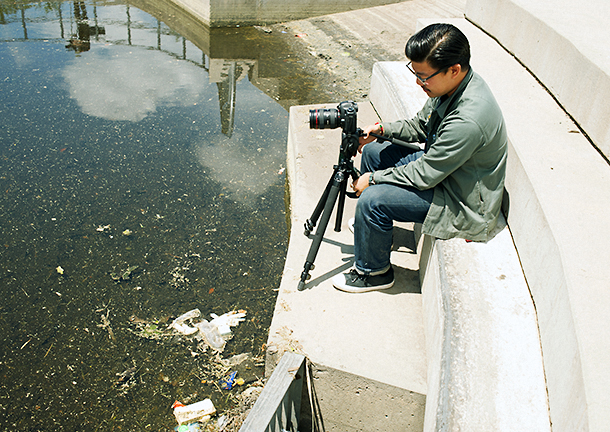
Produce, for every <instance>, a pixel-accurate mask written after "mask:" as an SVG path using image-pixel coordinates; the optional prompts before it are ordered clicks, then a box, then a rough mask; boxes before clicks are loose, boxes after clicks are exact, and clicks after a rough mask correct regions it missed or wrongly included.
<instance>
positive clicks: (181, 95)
mask: <svg viewBox="0 0 610 432" xmlns="http://www.w3.org/2000/svg"><path fill="white" fill-rule="evenodd" d="M143 7H144V6H143ZM172 10H173V9H172ZM153 13H155V14H156V15H153ZM172 13H173V15H170V16H167V17H164V16H162V15H160V14H161V12H159V11H158V10H155V11H149V12H147V11H144V10H141V9H138V8H136V7H134V6H129V5H125V4H119V3H113V2H109V3H104V2H79V1H75V2H36V3H27V2H14V1H4V0H0V82H1V85H0V129H1V131H2V133H1V134H0V192H1V194H0V218H1V220H2V224H1V225H0V251H1V260H0V278H1V279H2V280H1V283H0V290H1V295H2V299H3V301H2V304H1V305H0V338H1V340H0V374H1V376H2V381H1V384H0V412H1V415H0V429H1V430H11V431H25V430H27V431H36V430H40V431H42V430H44V431H53V430H100V431H110V430H138V431H143V430H154V431H161V430H174V428H176V426H177V423H176V418H175V416H174V412H173V409H172V405H173V404H174V403H175V402H176V401H179V403H180V404H182V405H184V406H185V407H188V406H190V405H192V404H196V403H199V402H201V401H205V400H208V399H209V400H210V401H211V403H212V405H213V406H214V414H213V415H212V416H211V420H210V422H211V423H210V424H208V425H207V426H205V427H208V428H212V427H220V426H219V425H222V427H225V428H226V427H227V425H228V424H230V423H231V420H230V415H229V414H230V413H231V410H232V409H234V408H235V407H236V406H238V405H239V402H240V400H241V399H239V398H240V397H241V398H246V397H247V398H251V399H253V398H255V397H256V394H257V392H258V391H259V389H260V385H261V383H262V379H263V371H264V352H265V351H264V344H265V342H266V340H267V332H268V328H269V325H270V323H271V318H272V314H273V309H274V306H275V299H276V291H275V290H277V288H278V286H279V283H280V279H281V274H282V270H283V266H284V260H285V256H286V249H287V241H288V234H287V233H288V227H287V221H286V218H287V215H286V202H285V190H286V185H285V183H286V178H285V169H284V168H285V164H286V161H285V158H286V138H287V130H288V111H287V109H288V108H289V106H290V105H291V104H304V103H312V102H314V101H311V100H309V99H308V98H307V96H306V94H307V92H308V91H313V90H302V88H299V89H298V90H294V91H292V90H291V89H290V83H291V79H292V80H293V81H294V82H296V78H298V79H299V80H301V81H300V82H305V83H312V82H314V81H315V79H314V78H313V77H308V76H305V75H304V74H305V72H303V69H304V68H303V67H302V65H299V64H298V62H297V61H295V60H294V59H292V58H291V59H290V60H291V61H286V59H287V57H289V55H287V54H286V55H284V54H281V53H282V52H283V50H284V49H285V47H282V46H280V45H274V43H275V42H273V40H272V39H265V38H271V37H272V35H268V34H265V33H263V32H260V31H257V29H254V28H249V29H228V30H227V29H225V30H219V31H217V32H211V33H209V34H207V33H205V32H206V31H209V30H205V29H204V27H203V26H201V25H195V24H193V22H192V19H189V18H184V19H182V18H181V17H180V16H176V15H175V13H174V12H172ZM176 27H177V28H179V30H180V32H178V31H177V30H176V29H175V28H176ZM223 38H229V39H228V40H229V41H232V42H231V43H227V41H226V40H225V39H223ZM235 41H237V42H238V43H235ZM210 44H212V45H214V46H215V47H216V48H214V50H215V54H214V57H211V54H210V51H211V50H212V48H213V47H212V48H211V47H210V46H209V45H210ZM218 47H222V48H223V49H226V50H229V51H228V52H226V53H225V52H222V51H219V50H218V49H217V48H218ZM231 50H234V51H231ZM263 62H266V63H263ZM274 62H275V63H274ZM291 68H292V69H291ZM276 72H277V73H278V76H270V75H269V74H270V73H276ZM266 74H267V75H266ZM295 77H296V78H295ZM304 88H307V86H304ZM303 94H305V96H303ZM195 310H196V312H192V313H191V315H189V316H188V317H186V318H184V319H182V321H178V322H176V321H175V320H176V319H178V318H179V317H180V316H181V315H183V314H185V313H189V312H190V311H195ZM227 314H228V315H227ZM172 323H173V325H172ZM184 330H186V331H187V333H185V332H184ZM193 330H195V331H193ZM188 332H192V333H188ZM207 408H209V409H210V410H211V407H210V406H207ZM220 420H222V421H220ZM213 425H216V426H213ZM202 427H203V426H202ZM202 430H203V429H202ZM208 430H212V429H208ZM227 430H228V429H227Z"/></svg>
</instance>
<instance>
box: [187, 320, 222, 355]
mask: <svg viewBox="0 0 610 432" xmlns="http://www.w3.org/2000/svg"><path fill="white" fill-rule="evenodd" d="M195 325H196V326H197V328H198V329H199V331H200V332H201V333H202V334H203V336H204V337H205V340H206V342H207V343H208V345H210V346H211V347H212V348H214V349H215V350H218V351H221V350H222V349H223V348H224V347H225V343H226V341H225V339H224V338H223V337H222V336H221V335H220V332H219V331H218V327H216V326H215V325H212V324H210V323H209V322H207V320H202V321H201V322H198V323H197V324H195Z"/></svg>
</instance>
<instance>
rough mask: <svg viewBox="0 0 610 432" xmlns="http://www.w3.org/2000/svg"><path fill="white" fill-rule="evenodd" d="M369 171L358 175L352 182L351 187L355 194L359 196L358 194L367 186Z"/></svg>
mask: <svg viewBox="0 0 610 432" xmlns="http://www.w3.org/2000/svg"><path fill="white" fill-rule="evenodd" d="M370 175H371V173H368V172H367V173H363V174H362V175H361V176H360V177H358V178H357V179H356V180H354V182H353V183H352V189H354V191H356V196H360V194H361V193H362V192H363V191H364V190H365V189H366V188H367V187H369V177H370Z"/></svg>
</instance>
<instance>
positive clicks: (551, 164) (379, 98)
mask: <svg viewBox="0 0 610 432" xmlns="http://www.w3.org/2000/svg"><path fill="white" fill-rule="evenodd" d="M505 18H506V16H505ZM526 19H528V18H527V17H522V16H515V15H512V16H510V17H509V19H506V22H507V23H513V22H520V21H521V20H526ZM447 21H449V22H452V23H454V24H455V25H457V26H458V27H460V28H461V29H462V30H463V31H464V33H465V34H466V36H467V37H468V38H469V40H470V42H471V46H472V52H473V60H472V65H473V68H474V70H475V71H477V72H478V73H479V74H480V75H482V76H483V77H484V78H485V80H486V81H487V83H488V84H489V85H490V87H491V88H492V90H493V92H494V94H495V96H496V99H497V100H498V102H499V104H500V106H501V108H502V110H503V113H504V116H505V119H506V123H507V128H508V134H509V159H508V168H507V180H506V189H507V200H506V203H505V204H506V212H507V213H506V214H507V220H508V225H509V227H510V233H511V234H512V240H513V241H514V246H515V247H516V250H517V252H518V257H519V259H520V264H521V269H522V271H523V273H524V275H525V279H526V282H527V286H528V287H529V291H530V293H531V297H532V300H533V304H534V307H535V311H536V316H537V322H538V329H539V335H540V344H541V347H542V361H543V366H544V376H545V378H546V390H547V392H548V414H547V415H549V416H550V422H551V423H552V425H553V430H554V431H561V432H564V431H565V432H574V431H601V430H606V429H607V426H606V423H607V418H608V416H609V415H610V395H609V394H608V392H607V391H606V389H607V388H608V387H610V371H609V370H608V368H607V367H606V365H607V364H610V343H609V342H608V340H607V338H606V335H607V334H610V322H608V320H606V319H605V318H604V317H605V316H606V315H607V313H608V311H609V310H610V290H608V289H607V286H608V282H607V281H608V277H607V276H606V275H605V265H606V263H607V262H610V248H608V245H609V244H610V230H608V229H607V227H606V224H605V217H604V216H605V211H607V209H608V208H610V194H609V193H608V192H607V191H608V190H610V168H609V167H608V164H607V162H606V161H605V160H604V159H603V157H602V156H601V155H600V154H599V152H598V151H597V150H596V149H595V148H594V146H593V145H591V143H590V142H589V141H588V140H587V139H586V137H585V136H583V135H582V134H581V133H580V132H579V129H578V127H577V126H576V125H575V124H574V122H573V121H572V120H571V119H570V117H569V116H568V115H567V114H566V113H565V112H564V111H563V110H562V108H561V107H560V106H559V105H558V104H557V102H556V101H555V100H554V99H553V98H552V97H551V96H550V95H549V94H548V92H547V91H546V90H545V88H543V87H542V86H541V85H540V84H539V83H538V82H537V81H536V79H535V78H534V77H533V76H532V75H531V74H530V73H529V72H528V71H527V70H526V69H525V68H524V67H523V66H522V65H521V64H520V63H519V62H517V61H516V60H515V59H514V57H513V56H512V55H510V54H509V53H508V52H507V51H506V50H504V49H503V48H502V47H501V46H500V45H498V43H497V42H496V41H495V40H493V39H492V38H491V37H489V36H487V35H486V34H485V33H483V32H482V31H481V30H479V29H478V28H476V27H475V26H474V25H472V24H470V23H468V22H467V21H466V20H447ZM431 22H433V20H421V22H420V26H423V25H425V24H429V23H431ZM492 34H493V33H492ZM542 34H544V32H542ZM561 61H562V62H567V64H566V67H567V68H569V67H572V66H571V65H572V63H571V60H570V59H565V58H562V59H561ZM526 66H528V65H527V63H526ZM400 70H404V67H403V66H402V65H401V64H400V63H398V66H397V65H396V64H389V63H378V64H376V65H375V69H374V72H373V77H372V84H371V88H372V89H376V90H375V91H372V92H371V101H372V103H373V105H374V106H375V108H376V110H377V112H378V113H379V114H380V116H381V117H382V118H383V119H384V120H385V119H386V116H387V119H389V120H392V119H394V118H397V117H396V116H404V117H408V116H411V115H413V112H397V111H396V105H395V104H393V106H394V109H393V110H390V109H384V103H385V102H383V101H387V100H391V99H392V98H396V93H397V92H401V93H402V94H403V95H405V96H404V97H410V95H413V94H416V93H413V89H405V88H402V87H403V84H402V83H407V85H410V86H411V87H413V86H415V83H414V82H413V77H409V74H408V72H406V71H405V72H403V74H404V76H406V77H407V78H404V77H400V78H396V77H395V75H396V74H397V73H399V72H398V71H400ZM556 70H559V69H556ZM409 82H410V84H409ZM389 93H392V96H389ZM422 96H423V95H422ZM415 97H418V96H415ZM566 107H567V105H566ZM400 109H402V108H400V106H399V110H400ZM568 109H569V108H568ZM404 111H407V110H404ZM600 118H602V117H600ZM494 241H495V239H494ZM434 244H435V245H436V246H435V247H429V248H428V252H429V253H426V252H424V253H422V260H423V262H422V264H421V265H420V271H421V269H428V270H426V272H425V273H426V274H425V275H424V285H429V284H430V283H432V282H428V281H427V280H426V279H427V278H429V277H433V278H435V279H436V280H437V282H438V283H440V284H441V286H443V287H444V288H443V290H449V292H453V291H452V289H453V288H451V286H450V285H451V284H450V282H452V281H453V282H454V283H457V282H458V281H459V280H460V278H466V277H471V276H472V274H471V275H468V274H460V272H459V271H455V269H454V270H452V271H451V272H448V270H447V268H448V267H447V266H446V265H447V262H446V260H445V259H444V258H443V257H449V256H452V257H454V258H452V259H457V258H455V257H459V256H461V254H465V253H466V252H465V251H467V250H468V249H467V247H466V246H465V245H464V244H461V246H460V247H459V248H457V249H456V248H454V245H453V244H451V242H439V241H436V242H434ZM450 244H451V246H449V245H450ZM491 245H492V242H489V244H488V245H487V246H491ZM438 246H440V249H439V250H435V248H438ZM492 247H493V246H492ZM478 265H479V264H478V263H476V262H471V264H470V265H469V268H471V269H476V268H477V266H478ZM435 268H439V269H441V268H442V269H444V270H443V271H444V272H445V273H443V274H444V277H440V275H441V273H440V272H441V270H438V275H437V276H434V275H435V272H434V271H433V272H431V271H430V269H435ZM458 270H459V269H458ZM435 271H436V270H435ZM456 278H457V279H456ZM471 282H472V281H471ZM477 283H478V282H477ZM475 285H476V284H475ZM426 289H427V288H424V296H425V297H428V298H429V299H432V300H429V301H428V306H425V309H424V315H425V324H426V334H427V335H429V336H428V339H430V340H427V341H426V344H427V347H428V360H429V362H431V363H432V362H434V363H436V365H440V368H439V369H438V370H437V371H436V372H435V370H436V369H434V366H433V365H429V374H428V400H427V405H431V406H427V414H426V425H427V427H432V428H433V429H426V430H434V428H435V429H436V430H446V429H444V428H446V427H447V424H448V421H458V420H459V421H467V419H468V418H470V419H474V418H477V417H476V416H477V415H478V414H477V413H479V411H477V410H476V407H475V406H473V405H468V404H467V403H466V402H465V401H463V400H462V401H461V402H460V403H461V404H462V408H463V410H461V411H459V410H452V408H451V407H450V406H448V405H447V404H446V403H445V402H446V401H450V402H451V401H452V400H453V399H452V397H453V396H452V394H455V395H458V394H459V392H460V391H461V390H454V389H452V386H453V385H456V386H457V387H458V388H459V387H460V385H461V384H460V383H459V382H456V381H452V379H454V378H455V377H456V375H455V374H454V371H457V370H460V367H467V366H468V362H469V361H470V359H469V357H468V356H467V355H465V354H464V355H462V354H463V353H462V352H461V351H460V350H464V352H466V350H471V349H474V348H473V347H475V346H476V345H473V344H470V345H466V342H465V341H462V340H461V339H462V336H460V337H458V338H456V339H455V340H453V339H452V337H453V336H452V333H451V331H442V330H441V329H443V328H445V329H447V327H443V326H446V325H447V323H451V326H453V327H457V328H458V330H459V329H460V328H461V326H464V325H466V324H464V323H462V318H463V317H465V315H464V313H459V314H458V313H457V312H456V313H455V314H454V307H462V306H464V305H463V304H462V301H463V300H462V298H461V297H460V295H462V294H460V295H458V296H457V297H456V296H451V295H449V296H448V295H447V294H446V293H444V292H443V293H442V295H440V294H436V295H435V294H429V293H426V292H425V291H426ZM463 295H466V293H463ZM489 295H492V294H489ZM439 296H440V297H439ZM439 299H441V300H448V301H449V303H439V302H440V300H439ZM454 302H457V303H456V304H454ZM430 304H432V305H434V304H436V305H437V306H436V307H431V306H429V305H430ZM438 304H443V305H444V306H443V308H439V307H438ZM481 306H482V307H488V308H491V306H490V304H489V303H487V302H482V304H481ZM435 310H436V311H437V312H438V311H441V312H442V313H440V312H438V313H436V312H435V313H436V316H437V318H434V316H435V315H434V314H432V312H434V311H435ZM459 310H460V309H458V311H459ZM490 311H491V309H489V310H488V311H479V312H482V313H483V316H485V314H487V313H488V312H490ZM447 314H449V315H447ZM447 317H449V318H447ZM456 317H462V318H459V319H457V320H456ZM453 327H452V328H453ZM474 328H475V329H476V327H474ZM479 331H480V336H481V338H482V340H487V339H486V338H487V335H486V334H485V332H486V331H487V329H485V328H479ZM490 331H491V329H490ZM439 332H440V333H439ZM458 334H461V333H458ZM464 335H465V333H464ZM496 338H501V335H500V334H498V335H497V336H496ZM507 340H508V339H507ZM453 342H455V343H456V344H457V345H455V344H453ZM435 346H436V347H440V352H439V353H436V354H432V353H431V350H433V349H434V347H435ZM456 349H457V351H455V350H456ZM475 353H476V351H475ZM507 354H511V353H510V352H507ZM476 355H478V353H476ZM530 355H532V356H533V357H532V358H531V359H530V360H535V358H534V357H536V354H534V353H532V352H531V351H530ZM435 356H436V357H435ZM490 360H491V361H495V364H496V366H498V367H500V366H501V365H506V364H507V363H505V362H503V361H502V357H496V356H492V357H490ZM454 362H457V363H454ZM460 364H461V365H462V366H460V367H458V365H460ZM506 372H507V373H509V374H511V373H513V372H510V370H507V371H506ZM435 373H436V375H435ZM519 376H520V377H521V378H518V377H519ZM446 377H449V381H447V380H446V379H445V378H446ZM515 379H525V380H527V378H526V376H525V375H516V376H515ZM437 383H439V384H438V386H439V387H438V388H437V387H436V386H437ZM475 383H476V381H475ZM497 384H498V385H499V383H497ZM523 384H525V383H523ZM523 388H526V386H524V387H523ZM467 390H469V391H474V393H473V394H474V395H477V391H476V390H475V389H472V388H469V389H467ZM487 390H491V389H487ZM434 392H436V393H437V395H436V396H434ZM452 392H453V393H452ZM456 392H457V393H456ZM497 394H498V393H497V392H496V391H491V393H489V395H490V398H491V397H492V396H493V398H495V396H496V395H497ZM456 397H457V396H456ZM454 399H455V398H454ZM455 400H457V401H459V400H460V398H459V397H457V398H456V399H455ZM513 402H514V401H512V400H511V399H510V398H509V399H507V400H506V403H507V404H508V405H507V406H510V404H511V403H513ZM540 409H542V408H540ZM515 412H518V411H515ZM490 415H509V416H510V417H509V418H515V417H513V414H510V413H508V412H507V411H504V410H503V411H496V412H493V413H492V414H490ZM456 416H459V417H460V418H459V419H458V418H457V417H456ZM536 418H538V417H536ZM448 419H450V420H448ZM496 421H497V424H505V423H503V422H502V419H500V418H498V419H496ZM475 424H476V423H475ZM541 427H543V428H544V429H545V430H546V427H547V426H546V424H545V425H542V426H541ZM467 429H470V428H467ZM474 429H476V430H489V429H478V428H477V427H475V428H474ZM492 430H497V429H496V428H493V429H492ZM507 430H508V429H507ZM511 430H540V429H535V428H533V427H524V428H521V429H520V428H514V429H511Z"/></svg>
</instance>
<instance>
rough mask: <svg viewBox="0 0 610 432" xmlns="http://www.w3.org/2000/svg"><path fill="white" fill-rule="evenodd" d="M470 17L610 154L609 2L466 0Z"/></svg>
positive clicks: (608, 156) (604, 151)
mask: <svg viewBox="0 0 610 432" xmlns="http://www.w3.org/2000/svg"><path fill="white" fill-rule="evenodd" d="M466 17H467V18H468V19H469V20H471V21H472V22H474V23H475V24H477V25H478V26H480V27H482V28H483V29H484V30H485V31H486V32H488V33H490V34H491V35H493V37H494V38H496V39H498V41H499V42H500V43H501V44H502V45H503V46H504V47H506V49H507V50H509V51H510V52H511V53H513V54H514V55H515V56H516V57H517V58H518V59H519V60H520V61H521V62H523V63H524V64H525V66H526V67H527V68H528V69H529V70H531V71H532V72H533V73H534V75H535V76H536V77H538V79H539V80H540V81H541V82H542V83H543V84H544V85H545V86H546V87H547V88H548V89H549V91H550V92H551V93H552V94H553V95H554V96H555V97H556V98H557V99H558V101H559V103H561V105H563V106H564V107H565V108H566V110H567V111H568V112H569V113H570V115H571V116H573V117H574V119H575V120H576V122H578V124H580V126H581V127H582V128H583V129H584V130H585V131H586V133H587V134H588V135H589V136H590V137H591V139H592V140H593V142H595V144H596V145H597V146H598V147H599V149H600V150H601V151H602V152H603V153H604V154H605V155H606V157H607V158H610V122H609V121H608V119H609V118H610V103H608V100H610V55H608V46H607V44H608V41H609V40H610V26H608V20H609V19H610V2H608V1H606V0H596V1H589V2H586V3H583V2H581V1H576V0H552V1H549V0H468V3H467V6H466Z"/></svg>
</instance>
